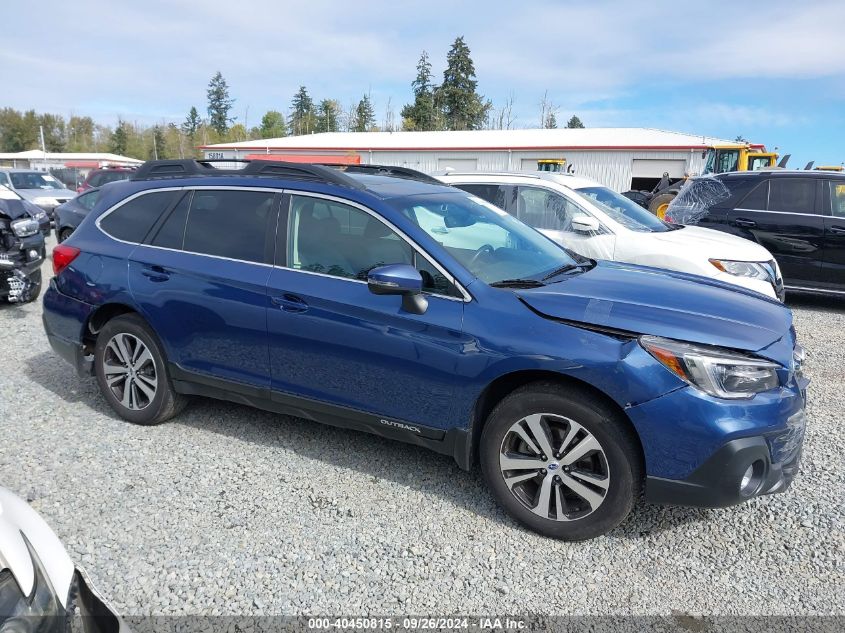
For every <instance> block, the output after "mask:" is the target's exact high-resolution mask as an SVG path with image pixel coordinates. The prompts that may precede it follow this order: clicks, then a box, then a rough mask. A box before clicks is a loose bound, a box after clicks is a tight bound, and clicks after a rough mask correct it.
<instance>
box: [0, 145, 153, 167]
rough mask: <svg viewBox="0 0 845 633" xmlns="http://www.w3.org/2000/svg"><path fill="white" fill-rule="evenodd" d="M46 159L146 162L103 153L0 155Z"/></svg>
mask: <svg viewBox="0 0 845 633" xmlns="http://www.w3.org/2000/svg"><path fill="white" fill-rule="evenodd" d="M45 158H46V159H47V160H91V161H110V162H115V163H130V164H133V165H140V164H141V163H143V162H144V161H142V160H138V159H137V158H129V157H128V156H119V155H118V154H109V153H103V152H47V153H46V154H45V153H44V152H42V151H41V150H40V149H31V150H28V151H26V152H8V153H0V160H44V159H45Z"/></svg>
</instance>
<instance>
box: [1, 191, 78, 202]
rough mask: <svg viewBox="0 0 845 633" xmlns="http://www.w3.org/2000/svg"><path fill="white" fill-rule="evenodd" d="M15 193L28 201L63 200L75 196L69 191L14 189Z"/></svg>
mask: <svg viewBox="0 0 845 633" xmlns="http://www.w3.org/2000/svg"><path fill="white" fill-rule="evenodd" d="M15 191H16V192H17V193H18V194H20V195H21V196H22V197H24V198H26V199H27V200H30V201H31V200H35V199H36V198H57V199H59V200H64V199H66V198H67V199H70V198H73V197H75V196H76V193H75V192H73V191H71V190H70V189H15Z"/></svg>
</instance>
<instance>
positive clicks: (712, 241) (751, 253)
mask: <svg viewBox="0 0 845 633" xmlns="http://www.w3.org/2000/svg"><path fill="white" fill-rule="evenodd" d="M651 236H652V238H653V239H654V240H656V241H658V242H661V243H663V244H667V245H668V244H671V245H674V246H677V247H678V248H683V249H685V250H687V251H688V250H689V249H693V248H694V249H696V250H698V251H700V252H701V253H702V254H703V255H705V256H706V257H708V258H713V259H730V260H734V261H742V262H768V261H771V260H772V259H774V257H772V254H771V253H770V252H769V251H768V250H766V249H765V248H764V247H762V246H760V245H759V244H758V243H757V242H752V241H751V240H746V239H745V238H742V237H738V236H736V235H731V234H730V233H723V232H722V231H716V230H714V229H705V228H704V227H701V226H684V227H682V228H680V229H677V230H675V231H666V232H665V233H652V234H651Z"/></svg>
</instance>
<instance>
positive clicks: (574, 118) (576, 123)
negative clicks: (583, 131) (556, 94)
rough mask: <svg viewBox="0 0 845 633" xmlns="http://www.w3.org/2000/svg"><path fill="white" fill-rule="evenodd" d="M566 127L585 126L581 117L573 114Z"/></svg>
mask: <svg viewBox="0 0 845 633" xmlns="http://www.w3.org/2000/svg"><path fill="white" fill-rule="evenodd" d="M566 127H568V128H583V127H584V124H583V123H581V119H579V118H578V117H577V116H575V115H574V114H573V115H572V118H571V119H569V121H567V122H566Z"/></svg>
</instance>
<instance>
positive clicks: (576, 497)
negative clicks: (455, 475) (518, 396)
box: [499, 413, 610, 521]
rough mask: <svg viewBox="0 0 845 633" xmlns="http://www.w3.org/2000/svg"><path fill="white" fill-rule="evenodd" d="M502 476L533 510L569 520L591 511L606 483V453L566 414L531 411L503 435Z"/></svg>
mask: <svg viewBox="0 0 845 633" xmlns="http://www.w3.org/2000/svg"><path fill="white" fill-rule="evenodd" d="M499 468H500V470H501V472H502V477H503V478H504V480H505V483H506V484H507V486H508V488H509V489H510V491H511V493H513V495H514V497H516V498H517V499H518V500H519V502H520V503H521V504H522V505H523V506H525V508H527V509H528V510H530V511H531V512H533V513H534V514H536V515H537V516H540V517H543V518H545V519H552V520H554V521H572V520H574V519H581V518H584V517H586V516H588V515H590V514H592V513H593V512H595V511H596V510H597V509H598V507H599V506H601V504H602V503H603V502H604V500H605V496H606V495H607V489H608V487H609V486H610V467H609V466H608V463H607V456H606V455H605V453H604V450H603V449H602V446H601V444H600V443H599V441H598V440H597V439H596V438H595V436H594V435H593V434H592V433H590V432H589V431H587V430H586V429H585V428H584V427H583V426H581V425H580V424H578V423H577V422H575V421H574V420H571V419H569V418H566V417H563V416H560V415H555V414H552V413H535V414H533V415H528V416H526V417H524V418H522V419H521V420H519V421H517V422H515V423H514V424H513V425H512V426H511V427H510V429H509V430H508V432H507V433H506V434H505V437H504V439H503V440H502V448H501V453H500V455H499Z"/></svg>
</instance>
